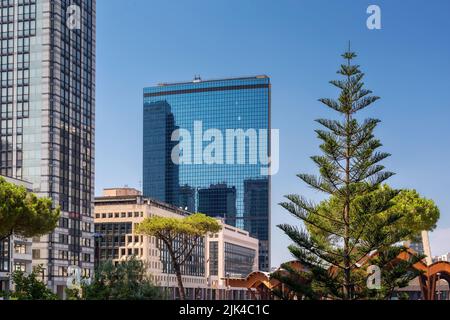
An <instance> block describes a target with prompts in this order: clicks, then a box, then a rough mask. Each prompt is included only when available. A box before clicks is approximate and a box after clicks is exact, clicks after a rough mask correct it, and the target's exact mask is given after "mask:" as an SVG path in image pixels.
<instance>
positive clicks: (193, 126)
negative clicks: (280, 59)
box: [143, 76, 271, 271]
mask: <svg viewBox="0 0 450 320" xmlns="http://www.w3.org/2000/svg"><path fill="white" fill-rule="evenodd" d="M270 89H271V85H270V79H269V78H268V77H267V76H256V77H247V78H235V79H222V80H208V81H203V80H201V79H200V78H196V79H195V80H194V81H192V82H185V83H169V84H161V85H158V86H156V87H149V88H145V89H144V117H143V118H144V139H143V141H144V144H143V154H144V157H143V187H144V188H143V193H144V196H147V197H152V198H156V199H159V200H161V201H167V202H169V203H171V204H173V205H175V206H177V207H181V208H187V209H189V210H190V211H201V210H206V211H205V212H203V213H205V214H208V215H211V216H214V217H220V218H224V219H225V221H226V222H227V223H228V224H231V225H233V226H236V227H239V228H241V229H245V230H247V231H249V232H250V234H251V236H254V237H256V238H258V239H259V240H260V241H259V246H260V248H259V259H258V260H259V268H260V269H261V270H267V271H268V270H269V266H270V250H269V248H270V246H269V243H270V242H269V241H270V228H269V225H270V177H269V176H267V175H264V174H263V173H262V171H263V170H262V169H263V167H265V166H264V164H263V161H261V158H264V157H267V156H268V155H270V131H269V130H270ZM161 109H164V111H161ZM174 141H175V143H174ZM245 181H249V182H248V183H247V184H246V183H245ZM251 181H258V182H255V183H254V186H252V185H251ZM246 185H247V190H246ZM219 186H220V188H219ZM256 190H259V191H256ZM245 199H248V200H247V201H250V202H251V201H256V200H258V201H259V203H258V205H253V206H249V205H247V207H246V205H245V201H246V200H245ZM232 202H233V203H232ZM192 209H193V210H192Z"/></svg>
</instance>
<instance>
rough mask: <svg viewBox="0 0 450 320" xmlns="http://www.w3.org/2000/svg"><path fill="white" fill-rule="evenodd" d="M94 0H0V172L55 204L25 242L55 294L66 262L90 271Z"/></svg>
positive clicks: (62, 280)
mask: <svg viewBox="0 0 450 320" xmlns="http://www.w3.org/2000/svg"><path fill="white" fill-rule="evenodd" d="M95 5H96V0H2V1H0V21H1V33H0V38H1V39H0V46H1V48H0V50H1V76H0V77H1V92H0V99H1V114H0V137H1V141H0V174H2V175H5V176H8V177H13V178H17V179H23V180H26V181H29V182H30V183H31V184H32V186H33V191H34V192H35V193H36V194H37V195H38V196H46V197H50V198H52V199H53V201H54V205H55V206H60V207H61V221H60V224H59V226H58V227H57V229H56V230H55V231H54V232H53V233H52V234H50V235H48V236H44V237H40V238H34V239H33V256H34V259H33V263H34V264H42V265H43V267H44V272H45V273H44V277H45V280H46V281H47V283H48V285H49V287H50V288H52V289H53V290H54V291H55V292H57V293H58V294H60V295H63V293H64V287H65V284H66V280H67V276H68V268H69V266H77V267H79V268H80V269H81V270H82V271H83V273H84V275H86V276H89V275H90V274H91V272H92V270H93V243H91V242H92V241H91V240H92V236H93V217H92V200H93V191H94V179H93V178H94V120H95V119H94V116H95V110H94V109H95V108H94V106H95V18H96V11H95Z"/></svg>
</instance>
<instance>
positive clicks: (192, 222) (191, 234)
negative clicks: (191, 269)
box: [137, 213, 221, 300]
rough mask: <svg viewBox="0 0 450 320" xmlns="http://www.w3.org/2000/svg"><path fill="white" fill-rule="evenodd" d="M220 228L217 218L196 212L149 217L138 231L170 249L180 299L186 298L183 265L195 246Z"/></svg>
mask: <svg viewBox="0 0 450 320" xmlns="http://www.w3.org/2000/svg"><path fill="white" fill-rule="evenodd" d="M220 229H221V226H220V224H219V223H218V222H217V220H216V219H214V218H211V217H208V216H206V215H204V214H201V213H196V214H192V215H189V216H187V217H184V218H166V217H160V216H153V217H151V218H147V219H145V220H144V221H143V222H142V223H140V224H139V226H138V227H137V233H140V234H143V235H147V236H154V237H156V238H157V239H158V240H160V241H161V242H162V245H163V246H164V247H165V249H167V250H168V252H169V255H170V257H171V262H172V266H173V268H174V270H175V274H176V276H177V280H178V290H179V293H180V299H181V300H184V299H185V292H184V286H183V281H182V274H181V266H182V265H183V264H184V263H185V262H186V261H187V260H188V259H189V258H190V257H191V254H192V252H193V250H194V249H195V247H197V246H199V245H201V244H202V242H201V240H202V239H203V237H204V236H205V235H207V234H208V233H209V232H211V233H217V232H219V231H220Z"/></svg>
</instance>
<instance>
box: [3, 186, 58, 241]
mask: <svg viewBox="0 0 450 320" xmlns="http://www.w3.org/2000/svg"><path fill="white" fill-rule="evenodd" d="M59 214H60V210H59V208H56V209H54V208H53V204H52V200H51V199H49V198H38V197H37V196H36V195H34V194H33V193H31V192H28V191H27V190H26V189H25V187H23V186H17V185H15V184H12V183H9V182H7V181H6V180H5V179H4V178H2V177H0V241H3V240H5V239H7V238H9V237H10V236H11V235H13V234H14V235H16V236H22V237H26V238H28V237H34V236H42V235H45V234H47V233H50V232H51V231H53V229H55V227H56V224H57V222H58V219H59Z"/></svg>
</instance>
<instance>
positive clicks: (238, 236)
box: [206, 221, 259, 299]
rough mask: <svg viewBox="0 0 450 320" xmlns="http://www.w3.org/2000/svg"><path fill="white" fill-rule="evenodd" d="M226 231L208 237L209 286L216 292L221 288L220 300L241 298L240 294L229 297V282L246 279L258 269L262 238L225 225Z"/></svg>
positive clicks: (237, 292) (219, 291)
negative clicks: (256, 237) (260, 240)
mask: <svg viewBox="0 0 450 320" xmlns="http://www.w3.org/2000/svg"><path fill="white" fill-rule="evenodd" d="M221 226H222V229H221V230H220V232H218V233H216V234H210V235H208V237H207V248H206V261H207V274H208V283H209V284H210V286H211V287H212V288H214V289H219V290H218V292H217V295H218V296H219V297H218V299H221V298H223V299H239V298H241V297H239V296H231V295H239V294H242V293H241V292H239V291H235V292H229V296H220V295H223V294H224V293H225V294H227V290H228V289H229V288H228V283H227V280H228V279H231V278H246V277H247V276H248V275H249V274H251V273H252V272H255V271H257V270H258V267H259V264H258V250H259V246H258V239H255V238H252V237H250V235H249V232H248V231H244V230H242V229H240V228H236V227H233V226H230V225H227V224H225V223H224V222H223V221H221Z"/></svg>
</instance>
